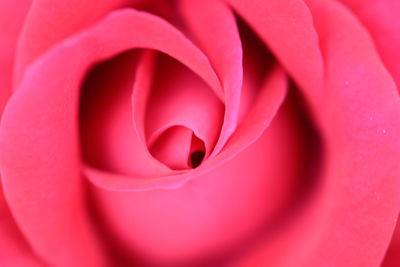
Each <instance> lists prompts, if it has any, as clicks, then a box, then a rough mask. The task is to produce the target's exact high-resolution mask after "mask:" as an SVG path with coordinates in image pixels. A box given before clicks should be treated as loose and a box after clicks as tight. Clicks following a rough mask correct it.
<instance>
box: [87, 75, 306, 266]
mask: <svg viewBox="0 0 400 267" xmlns="http://www.w3.org/2000/svg"><path fill="white" fill-rule="evenodd" d="M282 77H284V75H281V73H280V72H278V71H277V72H276V73H274V78H273V79H271V80H270V82H269V85H270V86H272V85H275V86H279V89H278V88H276V91H279V92H281V91H282V88H285V87H281V86H282V85H285V80H281V78H282ZM268 89H270V90H268V91H275V90H273V89H274V88H273V87H268ZM271 94H273V95H275V94H278V93H271ZM270 96H271V95H270ZM264 100H265V99H264ZM264 103H265V104H270V103H268V102H267V101H265V102H264ZM274 104H275V103H274ZM286 107H287V106H286ZM259 108H262V105H260V106H259ZM255 113H257V112H255ZM257 114H258V113H257ZM253 115H254V114H253ZM263 116H265V114H264V115H263ZM294 117H295V115H294V114H293V113H290V111H289V112H288V109H282V110H281V111H280V112H279V113H278V115H277V116H276V117H275V118H274V120H273V121H272V123H271V124H270V126H269V127H268V128H267V129H265V131H263V132H261V133H259V134H260V135H261V136H258V137H259V138H257V140H255V141H254V143H252V144H250V145H248V146H245V142H243V141H244V140H246V137H244V138H243V139H240V137H238V138H239V139H238V140H236V142H235V143H237V142H243V143H242V146H240V144H239V146H240V147H241V148H242V150H241V151H240V152H238V153H236V154H229V152H228V153H227V154H228V155H229V156H231V157H230V158H229V160H226V157H228V156H227V155H225V156H222V157H225V161H223V160H222V159H221V160H220V161H223V162H218V163H216V162H213V161H212V160H210V159H209V160H207V161H205V162H204V163H202V165H200V166H199V167H198V168H197V169H195V171H193V172H192V173H193V175H196V179H191V180H190V181H188V182H186V183H184V184H181V185H180V186H176V187H175V188H168V189H167V188H165V185H164V188H162V189H156V190H142V191H140V190H138V188H136V190H135V191H132V190H131V192H118V191H115V190H112V191H110V190H109V189H108V188H104V185H102V187H98V186H96V184H94V185H93V190H94V194H95V199H96V205H97V209H98V210H99V211H100V214H101V218H102V220H103V221H104V222H105V224H106V228H105V229H107V230H109V231H110V232H111V233H112V234H114V236H116V238H117V240H119V241H120V242H121V243H123V244H125V246H126V248H127V249H128V251H130V253H131V254H136V255H140V256H142V257H144V258H146V259H147V260H150V261H156V262H161V263H163V264H161V265H164V264H165V265H168V264H171V263H172V266H179V265H174V264H173V263H175V262H176V261H185V260H194V259H198V258H200V259H203V258H207V257H209V256H211V255H213V254H214V253H219V254H217V255H220V254H221V253H222V254H224V252H225V251H228V253H229V250H230V249H232V248H237V247H238V246H241V245H242V244H244V243H245V244H248V243H250V242H251V240H252V239H253V238H255V236H257V235H258V234H259V233H260V230H261V229H262V228H263V227H264V226H265V225H268V223H270V222H271V220H273V219H274V217H275V216H276V215H277V212H279V211H280V210H281V209H283V208H284V207H286V204H287V203H288V201H290V200H291V196H292V195H293V192H294V190H295V185H296V184H297V183H296V180H297V178H298V176H297V175H298V173H299V172H300V171H299V170H300V169H301V168H302V165H303V160H302V155H303V152H304V149H305V148H304V147H301V141H300V135H301V133H300V132H301V130H300V129H299V128H298V126H299V125H298V124H296V123H295V119H293V118H294ZM266 121H269V120H266ZM250 123H254V121H251V120H250V121H249V124H250ZM255 123H257V122H255ZM247 126H249V125H247ZM259 126H260V125H258V126H257V127H259ZM264 127H265V124H264ZM250 128H251V127H250ZM252 130H254V129H252ZM244 132H245V129H244V128H243V131H242V132H241V134H243V133H244ZM288 140H289V141H288ZM228 144H229V143H228ZM228 144H227V145H228ZM229 150H230V151H233V146H231V147H230V148H229ZM223 151H224V150H223ZM218 157H219V155H218V156H217V157H215V158H214V160H215V161H217V160H218V159H219V158H218ZM208 163H209V164H208ZM203 164H204V165H208V166H206V167H204V168H203V167H202V166H203ZM210 164H212V166H210ZM243 166H246V168H243ZM202 168H203V171H198V172H197V171H196V170H198V169H202ZM205 169H206V171H204V170H205ZM92 178H93V177H92ZM114 178H115V177H114ZM185 178H186V177H179V179H181V180H182V179H185ZM96 179H98V177H96ZM127 179H129V178H127ZM162 179H171V178H168V177H167V178H162ZM131 180H133V181H136V182H139V179H133V178H131ZM141 180H142V181H148V180H149V179H141ZM113 181H114V182H118V180H116V181H115V180H113ZM153 183H154V181H153ZM156 186H157V185H154V186H153V188H155V187H156ZM143 188H144V187H142V189H143ZM124 189H128V188H126V187H125V188H124ZM125 191H128V190H125ZM133 203H134V204H133ZM115 207H118V208H115ZM188 266H190V265H188ZM202 266H203V265H202ZM205 266H208V265H205Z"/></svg>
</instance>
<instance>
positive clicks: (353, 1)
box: [341, 0, 400, 92]
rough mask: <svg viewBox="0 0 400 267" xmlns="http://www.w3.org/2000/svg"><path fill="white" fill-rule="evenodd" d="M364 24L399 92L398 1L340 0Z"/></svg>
mask: <svg viewBox="0 0 400 267" xmlns="http://www.w3.org/2000/svg"><path fill="white" fill-rule="evenodd" d="M341 1H342V2H343V3H345V4H346V5H347V6H348V7H349V8H350V9H351V10H352V11H353V12H354V14H355V15H356V16H357V18H358V19H359V20H360V21H361V22H362V23H363V24H364V26H365V27H366V29H367V30H368V31H369V33H370V35H371V37H372V39H373V40H374V41H375V45H376V46H377V49H378V52H379V55H380V56H381V57H382V61H383V62H384V63H385V65H386V67H387V68H388V70H389V72H390V73H391V74H392V77H393V79H394V81H395V82H396V84H397V89H398V90H399V92H400V49H399V47H400V23H399V14H400V1H398V0H385V1H376V0H341Z"/></svg>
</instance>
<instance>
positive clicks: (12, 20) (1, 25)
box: [0, 0, 31, 115]
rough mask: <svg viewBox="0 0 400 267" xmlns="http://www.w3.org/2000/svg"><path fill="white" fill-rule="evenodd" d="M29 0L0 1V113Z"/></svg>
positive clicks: (8, 88)
mask: <svg viewBox="0 0 400 267" xmlns="http://www.w3.org/2000/svg"><path fill="white" fill-rule="evenodd" d="M30 4H31V0H23V1H6V0H4V1H0V115H1V113H2V112H3V108H4V105H5V104H6V101H7V100H8V98H9V96H10V95H11V91H12V90H11V88H12V77H13V68H14V59H15V51H16V46H17V38H18V36H19V33H20V30H21V27H22V24H23V22H24V20H25V15H26V12H28V9H29V7H30Z"/></svg>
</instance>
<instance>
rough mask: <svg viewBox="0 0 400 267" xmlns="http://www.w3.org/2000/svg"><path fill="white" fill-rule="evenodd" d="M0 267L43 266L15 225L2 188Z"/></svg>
mask: <svg viewBox="0 0 400 267" xmlns="http://www.w3.org/2000/svg"><path fill="white" fill-rule="evenodd" d="M0 266H27V267H31V266H38V267H39V266H42V264H41V263H40V262H39V260H38V259H37V258H36V257H35V255H34V254H33V253H32V250H31V248H30V247H29V246H28V244H27V243H26V240H25V239H24V237H23V235H22V234H21V232H20V231H19V229H18V227H17V225H16V224H15V222H14V220H13V218H12V215H11V213H10V211H9V209H8V207H7V203H6V201H5V199H4V196H3V192H2V189H1V187H0Z"/></svg>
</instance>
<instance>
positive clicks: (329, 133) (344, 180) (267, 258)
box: [241, 0, 400, 267]
mask: <svg viewBox="0 0 400 267" xmlns="http://www.w3.org/2000/svg"><path fill="white" fill-rule="evenodd" d="M306 2H307V4H308V5H309V7H310V10H311V12H312V14H313V18H314V23H315V26H316V30H317V32H318V35H319V39H320V46H321V49H322V54H323V57H324V60H325V68H326V69H325V74H326V76H325V86H324V101H323V102H322V103H321V104H320V105H316V106H313V110H312V111H313V114H314V115H315V116H316V117H317V118H318V122H319V124H320V125H321V127H322V133H323V138H324V141H325V144H326V166H325V169H324V176H323V179H322V180H321V182H322V184H321V187H320V188H318V191H316V192H315V194H314V195H312V196H311V198H310V200H309V202H308V205H307V206H305V207H304V208H303V209H302V210H301V211H300V212H299V213H298V214H297V216H293V217H292V218H291V221H290V222H289V223H288V225H286V227H284V228H282V229H281V231H279V232H276V235H275V236H273V237H271V238H270V239H267V240H265V242H264V243H263V244H262V245H260V246H259V247H258V249H254V250H253V251H252V253H250V255H248V257H247V258H245V259H244V261H243V262H241V263H242V264H244V265H245V266H253V265H256V264H257V263H260V262H268V263H270V264H271V265H273V266H299V265H300V266H311V267H313V266H330V265H331V266H346V267H347V266H349V267H350V266H378V265H379V263H380V262H381V260H382V258H383V255H384V253H385V249H386V248H387V245H388V243H389V242H390V237H391V233H392V231H393V229H394V227H395V224H396V218H397V216H398V211H399V203H400V178H399V177H400V166H399V164H398V159H399V158H400V140H399V138H398V133H399V132H400V99H399V96H398V93H397V91H396V87H395V85H394V83H393V80H392V79H391V77H390V75H389V74H388V72H387V71H386V69H385V67H384V66H383V64H382V62H381V61H380V59H379V57H378V55H377V52H376V50H375V48H374V46H373V43H372V42H371V39H370V38H369V35H368V34H367V32H366V31H365V29H364V28H363V27H362V25H360V24H359V22H358V21H357V20H355V18H354V16H353V15H352V14H351V13H349V12H348V11H347V10H346V9H345V8H343V7H342V6H341V5H339V4H337V3H336V2H335V1H319V0H307V1H306ZM282 255H290V257H282Z"/></svg>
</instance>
